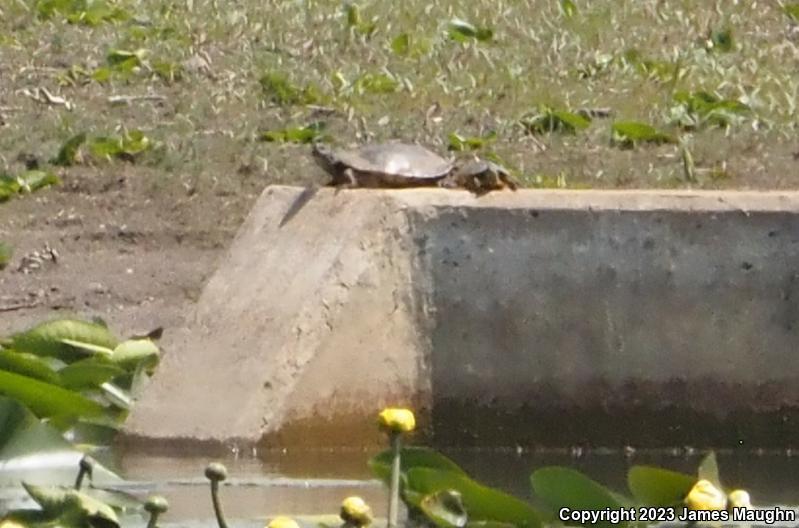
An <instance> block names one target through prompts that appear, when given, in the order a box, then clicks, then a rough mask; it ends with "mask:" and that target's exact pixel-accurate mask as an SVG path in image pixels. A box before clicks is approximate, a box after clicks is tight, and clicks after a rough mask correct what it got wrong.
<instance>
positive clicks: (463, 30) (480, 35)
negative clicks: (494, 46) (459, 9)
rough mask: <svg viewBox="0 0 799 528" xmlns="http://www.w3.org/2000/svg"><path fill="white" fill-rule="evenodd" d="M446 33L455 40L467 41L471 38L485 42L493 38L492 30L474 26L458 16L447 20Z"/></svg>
mask: <svg viewBox="0 0 799 528" xmlns="http://www.w3.org/2000/svg"><path fill="white" fill-rule="evenodd" d="M448 33H449V37H450V38H451V39H452V40H455V41H457V42H468V41H469V40H472V39H474V40H478V41H480V42H486V41H489V40H491V39H492V38H494V31H493V30H491V29H489V28H485V27H477V26H474V25H473V24H470V23H469V22H466V21H465V20H461V19H459V18H453V19H452V20H450V21H449V25H448Z"/></svg>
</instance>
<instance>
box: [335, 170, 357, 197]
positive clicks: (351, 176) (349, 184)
mask: <svg viewBox="0 0 799 528" xmlns="http://www.w3.org/2000/svg"><path fill="white" fill-rule="evenodd" d="M341 176H342V178H341V180H339V181H338V182H337V183H336V192H334V193H333V194H338V193H339V192H341V190H342V189H355V188H356V187H358V186H359V185H358V179H357V178H356V177H355V171H353V170H352V168H346V169H344V170H343V171H341Z"/></svg>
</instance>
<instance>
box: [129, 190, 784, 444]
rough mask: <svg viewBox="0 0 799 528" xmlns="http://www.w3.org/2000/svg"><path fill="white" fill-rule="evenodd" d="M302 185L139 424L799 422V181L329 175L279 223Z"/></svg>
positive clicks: (345, 438) (207, 302) (671, 435)
mask: <svg viewBox="0 0 799 528" xmlns="http://www.w3.org/2000/svg"><path fill="white" fill-rule="evenodd" d="M300 191H301V190H300V189H295V188H287V187H270V188H268V189H267V190H266V191H265V192H264V195H263V196H262V198H261V199H260V201H259V202H258V204H257V205H256V207H255V208H254V209H253V211H252V213H251V214H250V217H249V218H248V220H247V221H246V222H245V224H244V225H243V226H242V228H241V230H240V232H239V235H238V236H237V238H236V240H235V241H234V242H233V244H232V246H231V248H230V252H229V256H228V257H227V259H226V260H225V261H224V262H223V263H222V265H221V267H220V269H219V271H218V272H217V273H216V274H215V275H214V276H213V278H212V279H211V280H210V282H209V284H208V286H207V288H206V290H205V292H204V294H203V296H202V298H201V299H200V300H199V303H198V306H197V313H196V317H195V323H194V324H193V326H192V327H191V328H188V329H186V330H185V331H184V332H183V333H182V334H181V335H180V336H175V337H173V339H172V341H171V343H170V344H169V345H168V348H169V354H168V355H167V356H166V359H165V361H164V363H163V364H162V366H161V368H160V369H159V371H158V373H157V374H156V376H155V379H154V382H153V384H152V385H151V387H150V388H149V389H148V391H147V392H146V394H145V396H144V397H143V399H142V401H140V402H139V403H138V405H137V407H136V408H135V409H134V412H133V414H132V416H131V418H130V420H129V422H128V425H127V435H128V438H134V439H136V438H138V439H142V438H144V439H152V440H159V439H163V440H175V439H198V440H216V441H228V440H231V439H234V438H235V439H240V440H243V441H245V442H258V441H259V440H260V441H264V442H267V443H270V444H274V443H277V444H281V443H291V444H294V443H297V442H304V443H310V444H316V445H330V444H337V443H341V442H352V441H353V440H355V441H357V442H362V443H367V442H370V441H372V440H376V437H375V433H374V427H373V425H372V423H373V416H374V414H375V412H376V410H378V409H379V408H380V406H382V405H384V404H387V403H392V404H398V403H408V404H412V405H414V406H415V407H417V408H418V409H420V410H421V414H422V419H423V423H425V424H428V425H430V426H431V427H429V428H428V429H427V430H428V432H432V434H433V437H434V438H435V439H436V440H437V441H438V442H439V443H461V444H463V443H477V444H501V445H514V444H516V443H523V444H534V445H549V446H557V445H572V444H575V443H577V444H589V445H607V446H621V445H627V444H632V445H646V446H653V447H655V446H666V445H683V444H685V443H691V444H693V445H716V446H719V445H740V444H741V443H743V444H744V445H759V446H785V445H791V444H792V443H794V442H796V440H795V438H799V436H796V433H799V383H797V381H799V352H797V351H799V346H797V345H799V333H798V332H797V328H796V325H797V315H798V314H799V306H798V305H797V299H799V297H797V294H799V214H797V213H798V212H799V193H791V192H773V193H748V192H746V193H743V192H742V193H731V192H705V193H697V192H661V191H644V192H640V191H635V192H631V191H618V192H617V191H603V192H589V191H520V192H518V193H510V192H505V193H492V194H489V195H487V196H484V197H481V198H475V197H473V196H471V195H469V194H467V193H465V192H464V193H462V192H455V191H442V190H402V191H364V190H354V191H343V192H340V193H339V194H334V192H333V191H332V190H328V189H325V190H321V191H320V192H319V193H318V194H317V195H316V196H314V197H313V198H312V199H311V200H310V201H309V202H308V203H307V204H306V205H305V206H304V207H303V208H302V209H301V210H300V211H299V213H298V214H297V216H296V217H294V218H292V219H291V220H289V221H288V222H286V223H285V225H283V226H282V227H281V226H280V223H281V220H283V219H284V217H285V215H286V213H287V211H289V210H290V209H291V206H292V204H293V203H294V202H295V201H296V200H297V198H298V196H299V193H300ZM170 345H171V346H170ZM320 415H321V416H323V417H324V418H323V419H319V418H317V416H320ZM334 422H335V423H336V424H337V425H334Z"/></svg>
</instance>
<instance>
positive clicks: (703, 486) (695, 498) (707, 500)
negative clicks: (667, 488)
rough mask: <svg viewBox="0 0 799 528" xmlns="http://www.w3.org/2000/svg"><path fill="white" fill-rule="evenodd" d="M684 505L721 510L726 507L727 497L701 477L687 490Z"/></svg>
mask: <svg viewBox="0 0 799 528" xmlns="http://www.w3.org/2000/svg"><path fill="white" fill-rule="evenodd" d="M685 505H686V506H688V508H689V509H691V510H723V509H724V508H726V507H727V497H726V496H725V495H724V492H723V491H721V490H720V489H718V488H717V487H716V486H714V485H713V484H712V483H711V482H710V481H708V480H704V479H703V480H700V481H699V482H697V483H696V484H694V487H693V488H691V491H690V492H688V495H687V496H686V497H685Z"/></svg>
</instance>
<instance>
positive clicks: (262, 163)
mask: <svg viewBox="0 0 799 528" xmlns="http://www.w3.org/2000/svg"><path fill="white" fill-rule="evenodd" d="M477 21H480V22H479V23H478V22H477ZM796 27H797V19H796V4H795V3H794V2H774V3H767V4H762V5H761V4H759V3H758V4H754V3H751V2H723V1H721V0H716V1H711V2H700V1H697V0H691V1H688V2H681V3H679V4H673V3H664V2H659V1H657V0H643V1H640V2H622V1H620V0H608V1H605V2H584V1H579V0H569V1H563V0H539V1H536V2H521V3H520V2H507V1H500V2H472V3H468V4H464V3H459V2H451V1H447V2H438V3H436V4H429V3H428V2H422V1H420V0H413V1H411V2H405V3H403V4H402V6H399V7H398V6H395V5H394V4H390V3H381V2H377V3H374V2H373V3H367V2H338V1H327V0H309V1H307V2H277V1H270V2H267V3H263V2H255V1H245V2H239V3H236V4H235V5H233V4H229V3H219V2H210V1H199V0H186V1H182V2H172V3H164V2H162V1H161V0H36V1H21V0H14V1H11V2H6V3H4V4H3V6H2V7H0V53H2V55H3V58H4V71H3V78H4V82H3V85H2V86H0V103H2V104H0V122H2V123H4V125H3V134H2V135H0V152H4V153H12V154H11V156H12V157H10V158H6V157H2V158H0V173H6V174H13V175H14V176H13V178H14V179H19V178H22V180H25V179H26V178H27V177H28V176H24V174H23V169H22V168H21V167H18V164H19V163H20V162H19V161H18V159H17V158H14V157H13V156H15V155H17V154H20V155H21V154H25V155H29V156H33V157H34V158H35V159H37V160H39V161H40V162H41V163H40V164H41V167H40V168H39V169H37V170H41V171H43V172H44V173H46V174H55V175H57V176H60V177H61V178H63V177H67V176H68V175H69V174H72V173H80V174H84V173H88V174H98V175H100V174H102V172H101V171H102V168H101V167H102V163H106V162H112V163H127V164H129V165H130V166H129V167H127V168H126V170H127V171H130V173H133V174H138V175H141V177H142V178H155V179H157V180H158V181H159V182H161V183H160V186H159V187H158V190H159V191H160V190H163V188H164V184H166V185H174V186H175V188H178V189H179V188H181V187H187V188H192V189H199V190H200V191H202V190H203V189H207V188H209V187H213V186H217V185H224V186H225V187H226V188H233V189H235V188H237V187H238V185H237V182H238V180H239V179H242V178H245V177H246V175H247V174H253V171H255V175H256V176H258V177H260V178H261V179H260V180H259V181H262V182H263V181H267V182H268V181H284V182H286V181H288V182H294V183H305V181H307V180H308V179H309V178H310V177H316V175H317V173H316V172H315V171H314V170H313V169H312V162H311V160H310V159H309V158H310V156H307V155H305V154H306V151H305V150H304V148H305V147H303V146H302V144H303V143H306V142H309V141H314V140H332V138H335V140H336V141H341V142H347V143H349V142H354V141H366V140H373V139H386V138H392V137H399V138H403V139H405V140H419V141H422V142H423V143H427V144H431V146H433V147H435V146H439V147H445V146H447V145H452V146H453V147H454V148H456V149H461V148H464V147H466V148H469V149H476V150H482V151H483V153H484V154H494V155H496V156H497V157H498V158H499V159H502V160H504V161H505V162H506V163H507V164H508V165H509V166H510V168H512V169H513V171H514V172H515V176H517V177H518V178H520V179H521V180H522V181H523V182H525V183H526V184H527V185H530V186H567V187H573V186H593V187H617V186H624V187H629V186H639V187H672V186H681V185H688V186H699V187H719V186H724V187H730V186H743V187H753V186H755V187H757V186H760V187H774V186H793V185H795V184H794V182H792V181H791V180H790V179H784V178H782V177H781V175H783V174H789V173H792V172H793V163H794V162H793V157H792V155H791V154H792V153H793V150H794V145H793V137H794V135H795V126H796V120H795V106H796V100H797V90H798V89H799V78H797V73H796V71H795V68H792V67H790V65H791V64H792V63H793V62H795V60H796V59H797V54H798V53H799V51H797V48H796V46H794V45H793V44H792V39H793V38H794V37H795V35H796V34H797V32H796ZM31 57H34V58H33V59H30V58H31ZM596 108H601V109H609V110H611V111H612V112H611V113H612V115H613V119H612V121H611V122H608V120H607V119H605V118H606V117H609V114H605V113H601V115H599V116H597V115H591V114H590V112H588V113H581V112H580V111H579V110H580V109H588V110H590V109H596ZM322 130H324V134H323V135H322V134H321V131H322ZM76 138H84V139H85V144H84V143H83V142H82V141H77V140H76ZM457 138H491V139H490V141H476V142H469V141H466V142H463V141H458V139H457ZM262 139H263V140H265V141H261V140H262ZM80 145H82V146H80ZM79 146H80V148H78V147H79ZM617 147H622V148H617ZM685 149H689V150H690V152H689V155H690V156H691V158H692V160H693V163H694V165H695V170H693V171H691V174H690V177H688V176H689V175H687V172H686V170H685V168H684V163H683V159H684V157H685V156H684V155H683V152H684V151H685ZM299 153H302V155H299V156H298V154H299ZM43 160H50V161H49V162H45V161H43ZM48 163H49V165H50V167H47V166H46V165H47V164H48ZM98 165H99V166H100V168H98ZM722 165H723V166H724V167H725V171H724V177H723V178H719V177H715V176H716V175H718V171H715V170H714V168H715V167H718V166H722ZM245 168H246V169H247V170H244V169H245ZM222 175H226V176H222ZM220 178H224V179H227V180H228V181H220ZM230 180H232V181H230ZM47 181H49V182H54V181H55V180H54V179H53V178H52V177H48V178H47ZM14 186H15V185H12V187H14ZM20 186H22V185H21V184H20ZM3 189H5V186H4V185H0V196H2V195H3V194H2V193H5V194H6V195H8V194H9V193H8V191H7V190H3ZM15 192H16V191H12V192H11V194H14V193H15Z"/></svg>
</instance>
